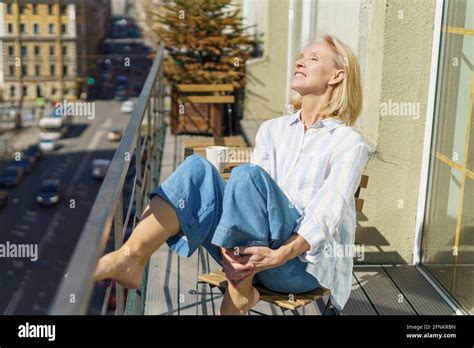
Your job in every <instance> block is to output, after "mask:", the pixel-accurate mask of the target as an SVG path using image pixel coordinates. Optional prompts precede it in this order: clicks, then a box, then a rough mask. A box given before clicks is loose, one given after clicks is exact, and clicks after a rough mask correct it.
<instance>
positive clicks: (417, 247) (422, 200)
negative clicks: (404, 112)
mask: <svg viewBox="0 0 474 348" xmlns="http://www.w3.org/2000/svg"><path fill="white" fill-rule="evenodd" d="M443 8H444V0H436V9H435V19H434V29H433V47H432V53H431V57H432V59H431V72H430V84H429V90H428V104H427V108H426V123H425V139H424V143H423V158H422V162H421V173H420V185H419V188H420V190H419V194H418V208H417V211H416V222H415V238H414V244H413V264H414V265H418V264H419V263H420V262H421V241H422V233H423V224H424V221H425V208H426V203H427V202H426V199H427V193H428V192H427V191H428V176H429V168H430V151H431V139H432V135H433V121H434V112H435V103H436V100H435V97H436V87H437V86H436V84H437V80H438V63H439V51H440V41H441V25H442V18H443Z"/></svg>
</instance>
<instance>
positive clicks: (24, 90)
mask: <svg viewBox="0 0 474 348" xmlns="http://www.w3.org/2000/svg"><path fill="white" fill-rule="evenodd" d="M22 90H23V96H24V97H26V96H27V95H28V87H27V86H23V88H22Z"/></svg>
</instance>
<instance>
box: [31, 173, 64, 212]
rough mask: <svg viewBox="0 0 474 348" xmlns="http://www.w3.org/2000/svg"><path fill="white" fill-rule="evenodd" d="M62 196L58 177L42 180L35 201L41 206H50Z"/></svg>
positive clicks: (61, 187) (61, 186) (56, 202)
mask: <svg viewBox="0 0 474 348" xmlns="http://www.w3.org/2000/svg"><path fill="white" fill-rule="evenodd" d="M62 197H63V184H62V182H61V180H60V179H47V180H44V181H43V183H42V186H41V188H40V190H39V192H38V194H37V195H36V202H37V203H38V204H39V205H41V206H52V205H56V204H58V203H59V201H60V200H61V198H62Z"/></svg>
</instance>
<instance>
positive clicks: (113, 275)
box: [94, 196, 180, 289]
mask: <svg viewBox="0 0 474 348" xmlns="http://www.w3.org/2000/svg"><path fill="white" fill-rule="evenodd" d="M179 229H180V226H179V220H178V217H177V215H176V212H175V210H174V208H173V207H172V206H171V205H170V204H169V203H168V202H166V201H164V200H163V199H162V198H161V197H159V196H155V197H153V199H152V200H151V201H150V204H149V205H148V206H147V207H146V209H145V212H144V213H143V215H142V217H141V219H140V222H139V223H138V225H137V226H136V227H135V229H134V230H133V233H132V235H131V236H130V238H129V239H128V240H127V242H126V243H125V244H124V245H123V246H122V247H121V248H120V249H118V250H116V251H113V252H111V253H109V254H107V255H105V256H103V257H102V258H100V260H99V262H98V264H97V268H96V271H95V275H94V278H95V280H96V281H99V280H103V279H113V280H116V281H117V282H119V283H120V284H121V285H123V286H124V287H126V288H132V289H136V288H139V287H140V285H141V281H142V275H143V271H144V269H145V264H146V263H147V261H148V259H149V258H150V256H151V255H152V254H153V252H155V250H157V249H158V248H159V247H160V246H161V245H162V244H163V243H165V242H166V240H167V239H168V238H170V237H171V236H174V235H176V234H177V233H178V232H179Z"/></svg>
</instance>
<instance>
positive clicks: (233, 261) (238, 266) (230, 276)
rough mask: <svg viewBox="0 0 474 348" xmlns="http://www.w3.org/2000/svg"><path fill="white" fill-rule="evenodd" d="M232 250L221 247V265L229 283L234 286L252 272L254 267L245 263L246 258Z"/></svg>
mask: <svg viewBox="0 0 474 348" xmlns="http://www.w3.org/2000/svg"><path fill="white" fill-rule="evenodd" d="M234 250H235V249H234ZM234 250H228V249H225V248H221V254H222V261H221V266H222V269H223V271H224V273H225V275H226V278H227V280H229V281H230V282H231V284H232V285H233V286H234V287H236V286H237V285H238V284H239V283H240V282H241V281H242V280H243V279H245V278H247V277H249V276H251V275H252V274H254V267H253V266H251V265H246V263H247V259H246V258H243V257H241V256H240V255H239V254H238V253H237V252H235V251H234Z"/></svg>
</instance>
